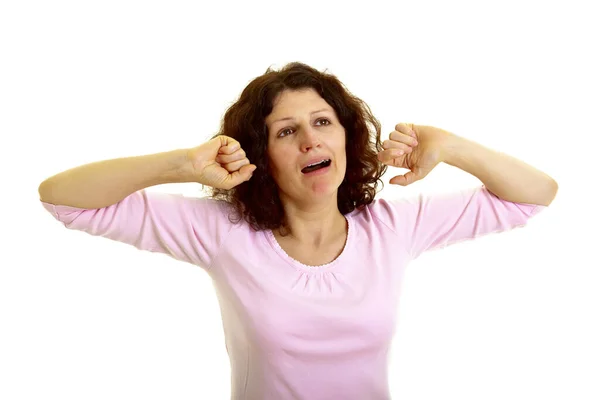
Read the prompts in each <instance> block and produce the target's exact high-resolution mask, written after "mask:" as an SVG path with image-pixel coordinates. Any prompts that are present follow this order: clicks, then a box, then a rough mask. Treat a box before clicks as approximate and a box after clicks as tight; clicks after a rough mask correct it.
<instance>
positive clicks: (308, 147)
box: [266, 89, 346, 203]
mask: <svg viewBox="0 0 600 400" xmlns="http://www.w3.org/2000/svg"><path fill="white" fill-rule="evenodd" d="M288 118H289V119H288ZM282 119H284V120H282ZM266 124H267V128H268V132H269V139H268V145H267V155H268V157H269V166H270V169H271V175H272V177H273V179H274V180H275V182H276V183H277V186H279V192H280V196H281V199H282V201H285V200H287V199H291V200H293V201H294V202H296V203H298V202H300V203H302V202H306V201H311V202H314V200H321V199H326V198H327V197H331V196H334V198H335V200H336V201H337V190H338V187H339V186H340V185H341V183H342V181H343V180H344V176H345V175H346V131H345V129H344V127H343V126H342V125H341V124H340V122H339V120H338V118H337V115H336V113H335V111H334V109H333V108H332V107H331V106H330V105H329V104H327V102H326V101H325V100H324V99H323V98H322V97H321V96H319V94H318V93H317V92H316V91H315V90H314V89H304V90H300V91H297V90H296V91H291V90H285V91H284V92H282V93H281V94H280V95H279V96H278V97H277V98H276V100H275V104H274V107H273V111H272V112H271V114H269V116H267V118H266ZM321 160H330V162H326V163H325V164H324V165H328V166H327V167H325V168H321V169H318V170H315V171H314V172H310V171H311V169H309V170H306V169H304V168H305V167H306V166H307V165H308V164H312V163H316V162H319V161H321Z"/></svg>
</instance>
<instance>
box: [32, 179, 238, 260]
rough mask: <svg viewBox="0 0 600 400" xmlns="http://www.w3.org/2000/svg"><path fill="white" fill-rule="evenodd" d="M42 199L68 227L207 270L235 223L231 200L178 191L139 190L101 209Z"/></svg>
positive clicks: (47, 208)
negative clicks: (233, 221)
mask: <svg viewBox="0 0 600 400" xmlns="http://www.w3.org/2000/svg"><path fill="white" fill-rule="evenodd" d="M41 203H42V205H43V206H44V208H45V209H46V210H47V211H49V212H50V213H51V214H52V215H53V216H54V218H56V219H57V220H58V221H60V222H62V223H63V224H64V226H65V227H67V228H68V229H74V230H79V231H83V232H86V233H88V234H90V235H94V236H102V237H105V238H108V239H112V240H115V241H118V242H122V243H126V244H129V245H132V246H134V247H136V248H138V249H140V250H147V251H151V252H159V253H164V254H167V255H169V256H171V257H173V258H175V259H177V260H180V261H184V262H188V263H191V264H194V265H197V266H200V267H202V268H205V269H208V268H209V267H210V265H211V261H212V259H213V257H214V256H215V254H216V252H217V251H218V250H219V249H220V247H221V244H222V242H223V240H224V238H225V237H226V236H227V233H228V231H229V230H230V229H231V227H232V225H231V223H230V222H229V218H228V210H229V209H228V206H229V204H228V203H226V202H224V201H220V200H214V199H210V198H195V197H186V196H183V195H180V194H169V193H160V192H152V191H146V190H140V191H137V192H134V193H132V194H131V195H129V196H128V197H126V198H124V199H123V200H121V201H120V202H118V203H115V204H113V205H110V206H107V207H104V208H98V209H83V208H76V207H71V206H64V205H54V204H50V203H46V202H43V201H42V202H41Z"/></svg>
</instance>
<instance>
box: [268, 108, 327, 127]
mask: <svg viewBox="0 0 600 400" xmlns="http://www.w3.org/2000/svg"><path fill="white" fill-rule="evenodd" d="M321 111H330V110H329V109H328V108H321V109H320V110H316V111H313V112H311V113H310V115H313V114H316V113H318V112H321ZM293 119H294V118H292V117H286V118H281V119H278V120H276V121H273V122H272V123H271V124H274V123H275V122H279V121H288V120H293Z"/></svg>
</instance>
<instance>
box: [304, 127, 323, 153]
mask: <svg viewBox="0 0 600 400" xmlns="http://www.w3.org/2000/svg"><path fill="white" fill-rule="evenodd" d="M300 137H301V139H300V140H301V147H302V151H308V150H310V149H312V148H315V147H319V146H320V145H321V140H320V139H319V132H317V130H316V129H314V128H312V127H309V128H302V129H301V135H300Z"/></svg>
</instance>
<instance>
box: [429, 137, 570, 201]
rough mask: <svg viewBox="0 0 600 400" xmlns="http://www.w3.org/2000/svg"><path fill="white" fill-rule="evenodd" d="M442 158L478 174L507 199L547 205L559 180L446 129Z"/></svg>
mask: <svg viewBox="0 0 600 400" xmlns="http://www.w3.org/2000/svg"><path fill="white" fill-rule="evenodd" d="M445 133H446V135H445V136H446V137H445V138H444V139H443V141H442V143H443V145H442V151H441V154H440V156H441V161H442V162H445V163H446V164H449V165H452V166H454V167H457V168H460V169H462V170H463V171H465V172H468V173H470V174H471V175H473V176H475V177H477V178H478V179H479V180H481V182H482V183H483V184H484V185H485V187H486V188H487V189H488V190H489V191H490V192H492V193H493V194H495V195H496V196H498V197H500V198H501V199H503V200H506V201H512V202H515V203H528V204H539V205H542V206H548V205H550V203H552V201H553V200H554V197H555V196H556V193H557V191H558V183H557V182H556V181H555V180H554V179H552V178H551V177H550V176H548V175H547V174H545V173H543V172H542V171H540V170H538V169H536V168H534V167H532V166H531V165H529V164H527V163H525V162H523V161H521V160H519V159H517V158H515V157H512V156H509V155H508V154H504V153H501V152H499V151H495V150H492V149H489V148H487V147H485V146H483V145H481V144H479V143H476V142H473V141H471V140H468V139H466V138H463V137H460V136H458V135H455V134H453V133H450V132H447V131H446V132H445Z"/></svg>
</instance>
